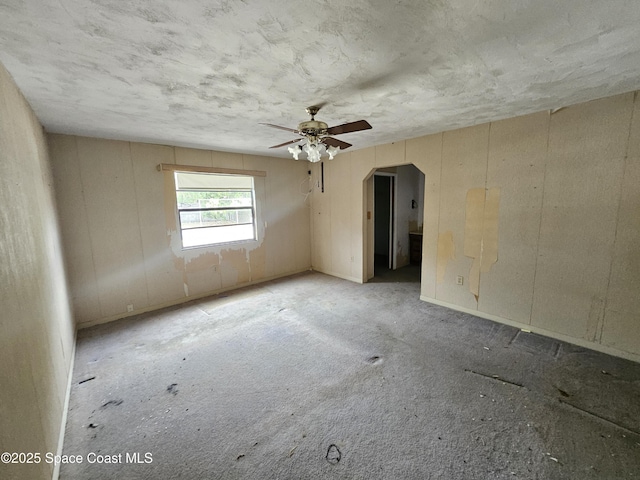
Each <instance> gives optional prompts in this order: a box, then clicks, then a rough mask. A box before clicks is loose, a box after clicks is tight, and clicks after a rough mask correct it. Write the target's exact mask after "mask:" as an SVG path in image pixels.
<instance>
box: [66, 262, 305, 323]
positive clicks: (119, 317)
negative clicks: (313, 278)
mask: <svg viewBox="0 0 640 480" xmlns="http://www.w3.org/2000/svg"><path fill="white" fill-rule="evenodd" d="M309 271H311V267H306V268H304V269H302V270H296V271H293V272H287V273H283V274H281V275H274V276H272V277H267V278H260V279H258V280H253V281H250V282H245V283H239V284H237V285H233V286H230V287H225V288H221V289H219V290H213V291H211V292H205V293H200V294H198V295H190V296H188V297H182V298H178V299H175V300H171V301H169V302H163V303H159V304H155V305H150V306H148V307H145V308H140V309H137V310H134V311H133V312H127V313H120V314H117V315H111V316H109V317H104V318H99V319H96V320H90V321H88V322H78V324H77V329H78V330H82V329H85V328H90V327H95V326H96V325H102V324H104V323H109V322H115V321H116V320H122V319H123V318H128V317H134V316H136V315H140V314H142V313H147V312H153V311H155V310H160V309H163V308H167V307H173V306H175V305H181V304H183V303H187V302H191V301H193V300H199V299H201V298H206V297H211V296H213V295H218V294H220V293H224V292H229V291H231V290H238V289H239V288H244V287H250V286H252V285H258V284H260V283H265V282H270V281H272V280H278V279H279V278H284V277H291V276H293V275H298V274H300V273H304V272H309Z"/></svg>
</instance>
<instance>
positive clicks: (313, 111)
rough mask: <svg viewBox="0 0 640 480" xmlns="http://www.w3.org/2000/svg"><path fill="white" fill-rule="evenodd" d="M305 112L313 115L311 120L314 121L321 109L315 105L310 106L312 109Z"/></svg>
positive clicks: (308, 108) (309, 108)
mask: <svg viewBox="0 0 640 480" xmlns="http://www.w3.org/2000/svg"><path fill="white" fill-rule="evenodd" d="M305 110H306V111H307V113H308V114H309V115H311V120H314V118H313V117H315V116H316V114H317V113H318V112H319V111H320V107H317V106H315V105H312V106H310V107H307V108H306V109H305Z"/></svg>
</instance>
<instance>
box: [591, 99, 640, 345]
mask: <svg viewBox="0 0 640 480" xmlns="http://www.w3.org/2000/svg"><path fill="white" fill-rule="evenodd" d="M637 100H638V91H637V90H636V91H635V92H633V105H632V107H631V115H630V118H629V133H628V135H627V146H626V148H625V152H624V165H623V166H622V175H621V176H620V185H618V192H620V194H619V195H618V208H617V209H616V229H615V231H614V233H613V243H612V244H611V261H610V262H609V275H608V277H607V288H606V289H605V296H604V306H603V309H604V310H603V315H602V324H601V325H600V331H599V333H598V342H599V343H600V342H602V332H603V331H604V324H605V323H606V321H607V303H608V301H609V288H610V286H611V276H612V275H613V264H614V260H615V254H616V245H617V243H618V228H619V226H620V225H619V224H620V209H621V208H622V197H623V193H624V192H623V187H624V179H625V178H626V175H627V167H628V165H629V145H630V144H631V129H632V127H633V114H634V112H635V110H636V108H635V106H636V102H637Z"/></svg>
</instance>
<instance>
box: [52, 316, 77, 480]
mask: <svg viewBox="0 0 640 480" xmlns="http://www.w3.org/2000/svg"><path fill="white" fill-rule="evenodd" d="M77 338H78V331H77V330H76V329H74V331H73V343H72V344H71V345H72V347H71V361H70V362H69V372H68V374H67V375H68V379H67V391H66V393H65V395H64V405H63V406H62V420H61V425H60V435H59V436H58V448H57V449H56V455H62V449H63V447H64V434H65V433H66V430H67V417H68V414H69V402H70V400H71V385H73V367H74V366H75V363H76V340H77ZM59 477H60V464H59V463H58V464H54V466H53V474H52V476H51V478H52V480H58V478H59Z"/></svg>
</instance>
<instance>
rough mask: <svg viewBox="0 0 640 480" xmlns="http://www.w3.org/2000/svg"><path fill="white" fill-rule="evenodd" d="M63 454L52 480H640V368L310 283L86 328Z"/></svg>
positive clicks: (400, 299)
mask: <svg viewBox="0 0 640 480" xmlns="http://www.w3.org/2000/svg"><path fill="white" fill-rule="evenodd" d="M64 453H65V454H67V455H81V456H82V459H83V463H81V464H65V465H63V466H62V468H61V478H62V479H96V480H99V479H324V478H327V479H389V480H392V479H393V480H395V479H483V480H484V479H489V478H492V479H493V478H498V479H499V478H504V479H507V478H508V479H514V478H521V479H544V480H549V479H603V478H606V479H618V478H619V479H623V478H624V479H629V478H639V477H640V365H638V364H635V363H632V362H628V361H624V360H620V359H617V358H613V357H610V356H607V355H603V354H599V353H596V352H593V351H589V350H586V349H582V348H578V347H574V346H571V345H567V344H564V343H560V342H557V341H555V340H550V339H546V338H543V337H540V336H537V335H533V334H528V333H524V332H521V331H519V330H517V329H514V328H511V327H507V326H504V325H500V324H496V323H493V322H489V321H486V320H482V319H479V318H475V317H473V316H470V315H465V314H462V313H457V312H453V311H450V310H447V309H445V308H442V307H437V306H434V305H430V304H428V303H425V302H421V301H420V300H419V284H418V283H408V282H398V283H395V282H392V281H389V282H386V283H385V282H380V283H378V282H376V283H370V284H365V285H358V284H355V283H351V282H347V281H344V280H340V279H337V278H333V277H329V276H326V275H322V274H318V273H309V274H304V275H298V276H294V277H291V278H288V279H283V280H279V281H274V282H269V283H265V284H262V285H260V286H256V287H252V288H246V289H242V290H238V291H235V292H232V293H229V294H225V295H220V296H217V297H212V298H208V299H204V300H200V301H194V302H192V303H189V304H186V305H183V306H181V307H176V308H171V309H167V310H164V311H160V312H155V313H152V314H146V315H143V316H140V317H135V318H129V319H125V320H121V321H118V322H115V323H112V324H109V325H103V326H99V327H95V328H92V329H88V330H83V331H81V332H80V333H79V338H78V348H77V354H76V363H75V371H74V376H73V388H72V393H71V402H70V411H69V417H68V424H67V430H66V436H65V445H64ZM99 455H103V456H104V457H100V456H99ZM104 460H112V461H115V462H116V463H99V462H100V461H104ZM90 462H96V463H90ZM145 462H148V463H145Z"/></svg>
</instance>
